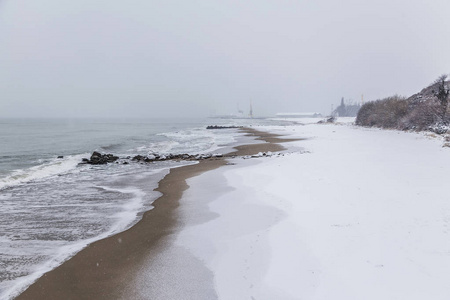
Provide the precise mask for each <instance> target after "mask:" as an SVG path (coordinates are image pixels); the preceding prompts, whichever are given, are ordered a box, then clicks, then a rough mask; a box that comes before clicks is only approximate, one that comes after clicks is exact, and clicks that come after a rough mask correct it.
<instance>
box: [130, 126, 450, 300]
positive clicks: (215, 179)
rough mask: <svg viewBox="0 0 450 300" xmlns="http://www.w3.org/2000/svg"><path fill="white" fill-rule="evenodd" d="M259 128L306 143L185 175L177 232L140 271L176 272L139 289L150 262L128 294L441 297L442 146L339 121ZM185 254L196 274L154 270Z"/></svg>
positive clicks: (447, 270)
mask: <svg viewBox="0 0 450 300" xmlns="http://www.w3.org/2000/svg"><path fill="white" fill-rule="evenodd" d="M260 129H261V130H267V131H269V132H272V133H277V134H282V135H285V136H286V137H289V138H290V137H294V138H305V137H306V138H308V139H307V140H302V141H296V142H290V143H287V144H284V146H286V147H287V151H285V152H286V154H285V155H284V156H277V157H270V158H266V157H262V158H257V159H251V160H243V159H241V158H237V159H235V160H233V161H232V163H235V165H232V166H226V167H223V168H219V169H216V170H213V171H209V172H207V173H203V174H201V175H199V176H197V177H194V178H191V179H189V180H188V181H187V182H188V185H189V186H190V188H189V189H188V190H187V191H186V192H185V194H184V195H183V197H182V199H181V201H180V203H181V211H182V212H181V216H182V219H183V220H184V221H183V222H184V223H185V224H187V225H186V226H185V227H184V228H183V229H181V230H180V231H179V232H177V233H176V234H174V235H172V237H171V238H169V239H168V240H167V242H166V250H167V255H164V254H162V255H161V256H160V258H159V259H158V260H157V261H154V262H153V263H152V264H153V265H158V264H162V265H163V266H164V267H163V268H162V270H163V272H165V273H166V275H165V276H166V277H167V278H170V277H171V275H170V274H177V273H182V272H185V275H184V276H175V278H178V279H179V280H177V281H176V282H171V283H170V284H169V285H168V286H164V288H162V289H154V288H150V287H152V286H153V287H154V285H151V284H149V282H150V281H151V280H152V278H151V271H150V270H151V267H152V264H150V265H148V266H147V268H145V269H144V270H142V271H141V272H140V273H139V276H138V278H137V279H135V280H134V281H133V284H132V285H131V286H130V289H131V290H134V291H135V294H134V296H135V297H136V298H141V299H146V295H150V294H152V293H154V292H155V291H156V294H155V295H156V296H157V298H158V299H163V298H164V297H169V298H172V299H174V297H175V298H177V297H178V298H179V299H209V297H211V295H215V297H218V298H219V299H448V295H449V294H450V286H449V285H448V280H449V279H450V239H449V230H450V228H449V226H450V201H449V200H450V199H449V197H448V195H447V191H446V186H447V183H448V178H447V177H446V175H447V174H448V170H450V160H449V159H448V157H449V155H450V149H448V148H442V147H441V144H442V141H441V140H438V139H436V138H429V137H427V136H426V135H423V134H417V133H404V132H398V131H383V130H378V129H366V128H358V127H354V126H351V125H329V124H324V125H319V124H309V125H305V126H303V125H297V126H292V127H289V126H288V127H261V128H260ZM168 249H169V250H168ZM175 249H178V250H177V251H175ZM187 253H189V255H188V256H190V255H192V256H193V257H194V258H195V259H196V260H197V261H198V262H201V263H202V264H204V266H205V267H206V268H205V269H204V270H203V272H202V271H201V270H202V268H198V270H197V271H193V270H181V269H178V268H179V267H180V266H181V265H182V264H181V263H166V264H165V263H164V261H166V262H170V261H172V262H173V261H183V257H187V256H186V255H187ZM196 274H197V275H198V276H196ZM200 274H201V276H200ZM211 276H212V277H213V278H210V277H211ZM183 277H184V278H185V280H183ZM201 278H208V280H203V281H202V282H201V283H200V284H199V283H198V281H197V280H196V279H201ZM186 279H188V280H186ZM195 282H197V285H196V284H195ZM174 283H175V284H174ZM202 283H203V284H204V285H208V284H211V285H212V289H213V290H214V292H212V291H211V290H208V289H205V290H199V289H198V286H199V285H200V286H202ZM172 284H173V285H172ZM162 285H164V283H162ZM196 288H197V290H196ZM136 291H137V292H136ZM138 296H140V297H138Z"/></svg>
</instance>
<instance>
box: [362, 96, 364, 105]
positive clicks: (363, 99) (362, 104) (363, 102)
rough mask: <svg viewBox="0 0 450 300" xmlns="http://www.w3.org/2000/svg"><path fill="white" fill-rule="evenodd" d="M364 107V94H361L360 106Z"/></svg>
mask: <svg viewBox="0 0 450 300" xmlns="http://www.w3.org/2000/svg"><path fill="white" fill-rule="evenodd" d="M362 105H364V94H361V106H362Z"/></svg>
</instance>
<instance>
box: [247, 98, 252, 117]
mask: <svg viewBox="0 0 450 300" xmlns="http://www.w3.org/2000/svg"><path fill="white" fill-rule="evenodd" d="M248 116H249V117H250V118H252V119H253V107H252V101H250V112H249V113H248Z"/></svg>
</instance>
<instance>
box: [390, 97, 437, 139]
mask: <svg viewBox="0 0 450 300" xmlns="http://www.w3.org/2000/svg"><path fill="white" fill-rule="evenodd" d="M441 114H442V108H441V105H440V103H439V102H438V101H437V100H429V101H423V102H421V103H418V104H417V105H415V106H414V108H413V109H412V110H411V112H409V113H408V115H406V116H405V117H403V118H402V119H401V120H400V122H399V126H398V128H399V129H402V130H410V129H412V130H418V131H421V130H430V129H431V128H432V127H434V126H436V125H437V124H439V123H440V122H441V121H442V119H441Z"/></svg>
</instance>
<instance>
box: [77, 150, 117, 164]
mask: <svg viewBox="0 0 450 300" xmlns="http://www.w3.org/2000/svg"><path fill="white" fill-rule="evenodd" d="M118 159H119V157H118V156H115V155H113V154H101V153H99V152H97V151H94V153H92V155H91V158H90V159H87V158H83V160H82V163H85V164H90V165H106V164H107V163H112V162H115V161H116V160H118Z"/></svg>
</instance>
